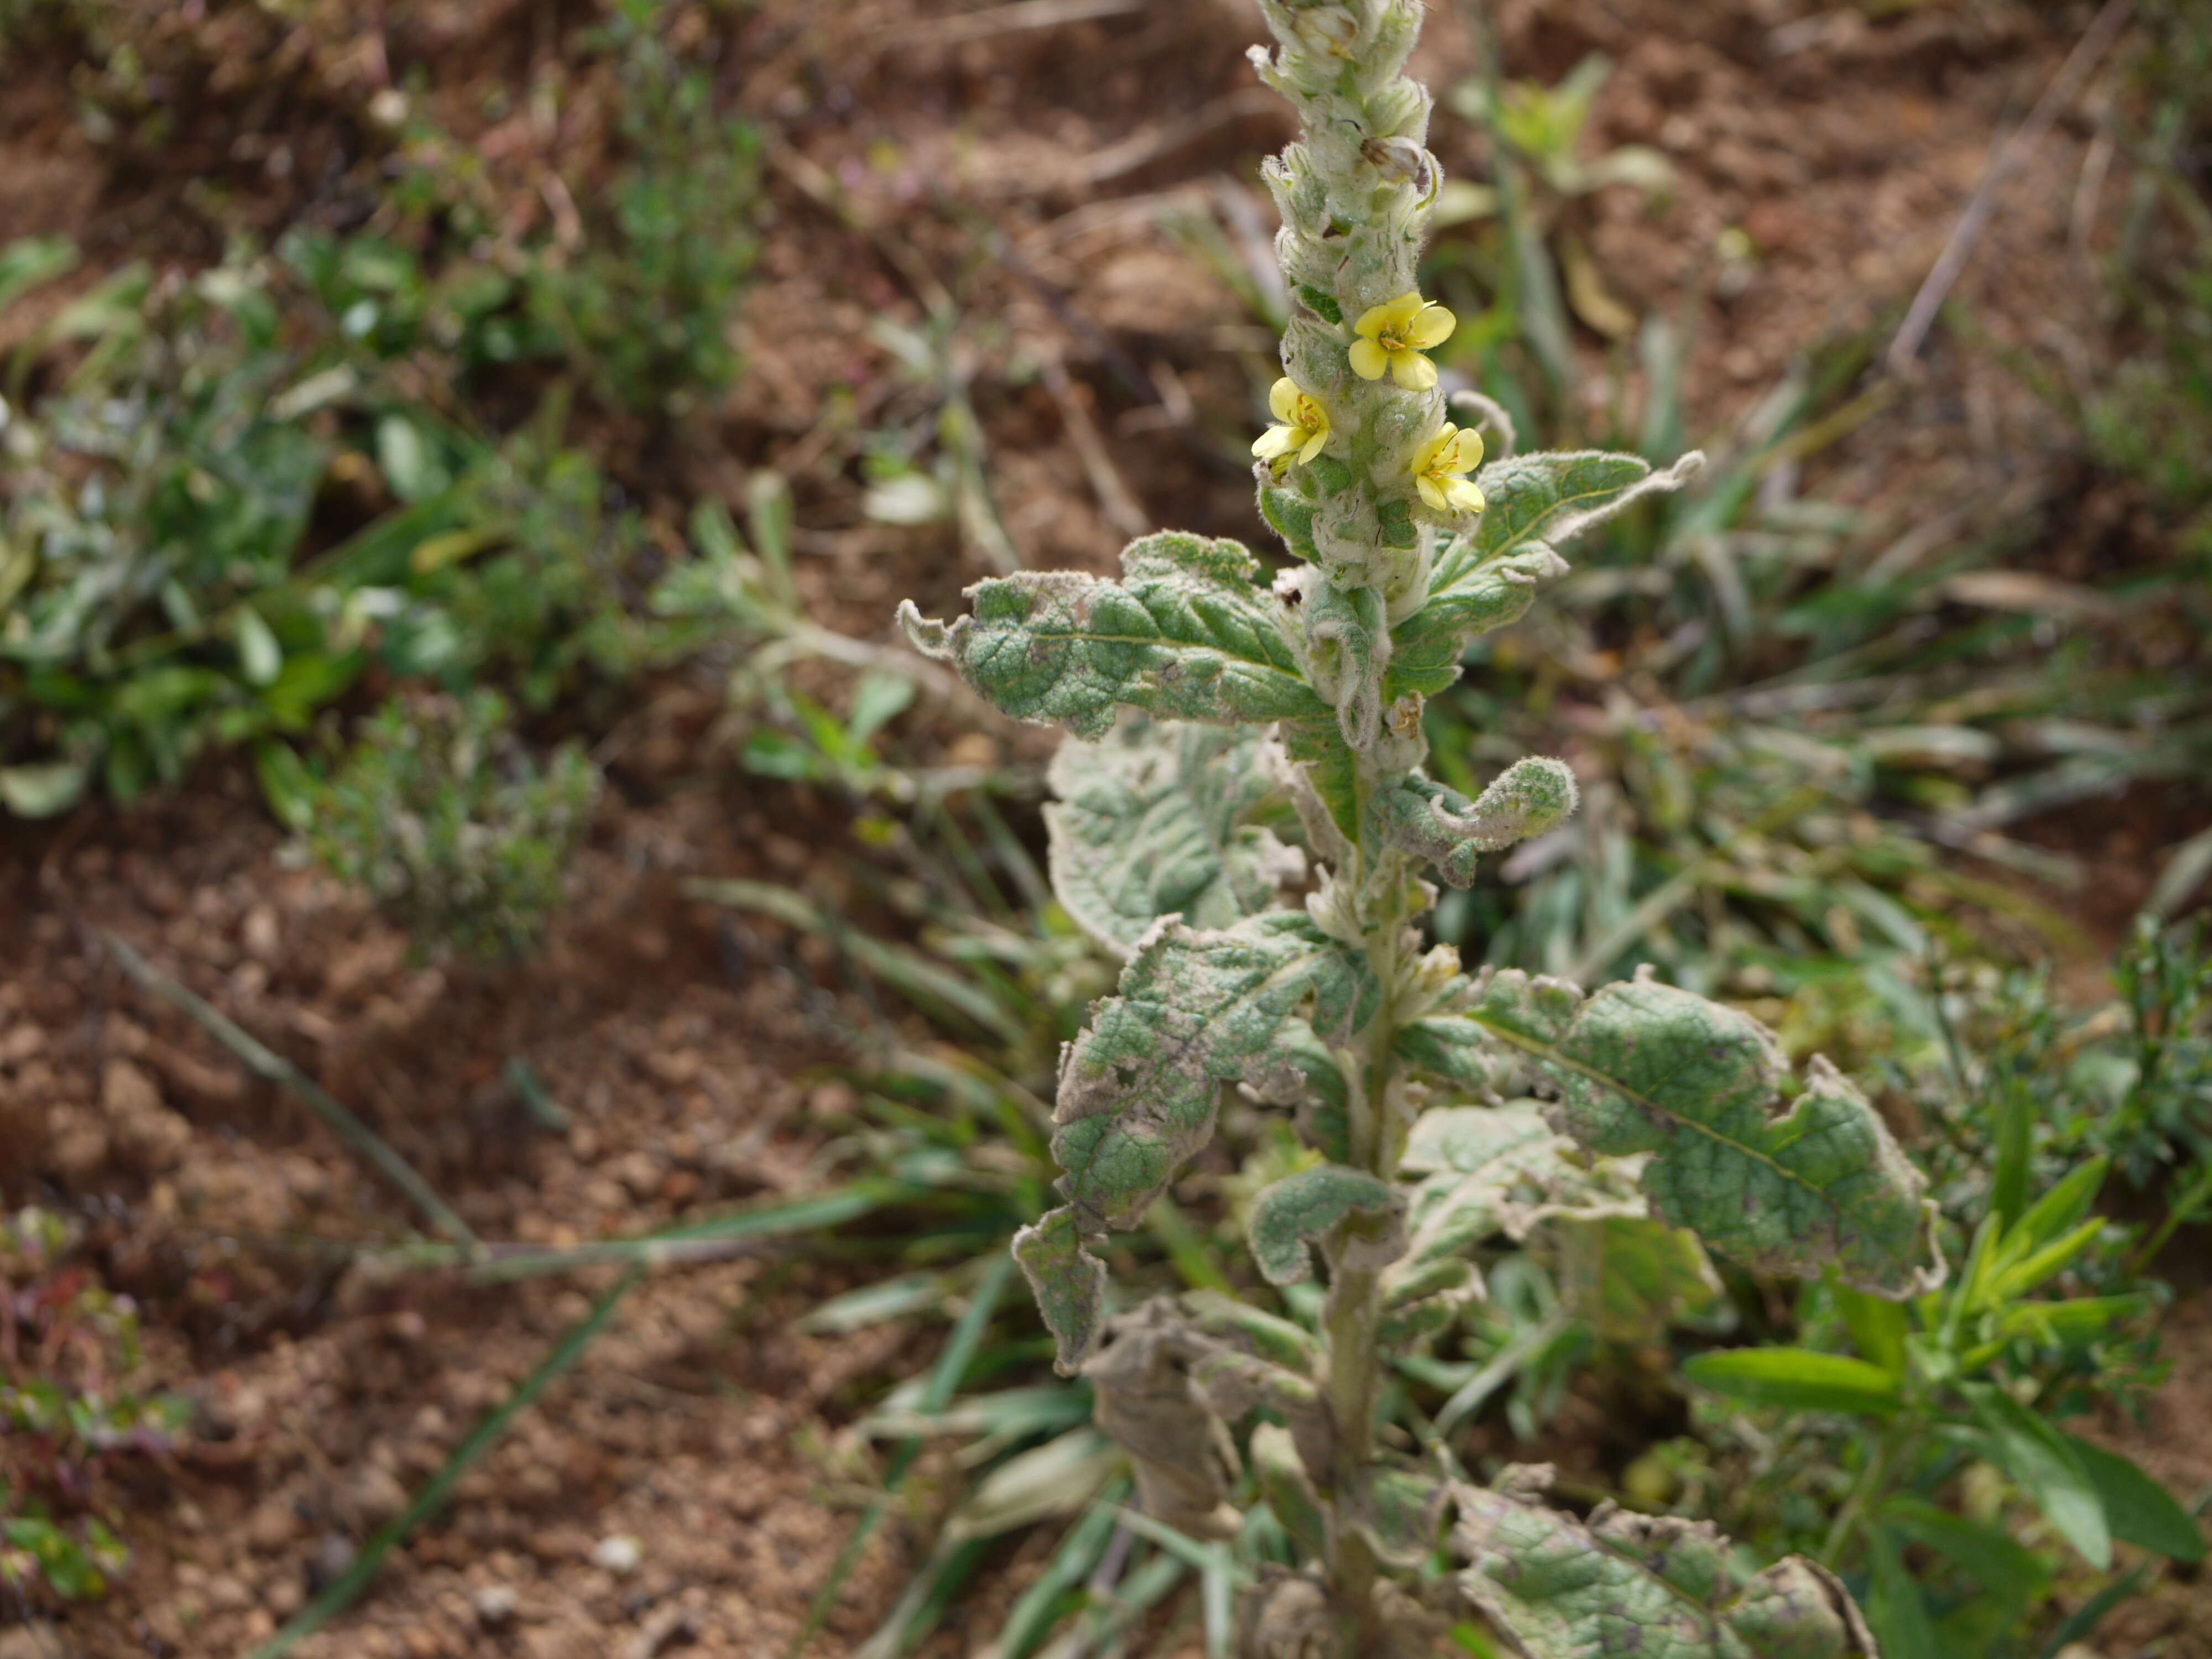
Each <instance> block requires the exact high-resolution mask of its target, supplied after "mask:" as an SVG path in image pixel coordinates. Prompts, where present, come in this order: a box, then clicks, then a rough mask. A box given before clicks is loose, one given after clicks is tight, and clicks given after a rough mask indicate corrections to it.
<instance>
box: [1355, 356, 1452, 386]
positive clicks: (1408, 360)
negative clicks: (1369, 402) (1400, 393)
mask: <svg viewBox="0 0 2212 1659" xmlns="http://www.w3.org/2000/svg"><path fill="white" fill-rule="evenodd" d="M1352 367H1353V368H1358V367H1359V365H1358V364H1357V363H1354V364H1353V365H1352ZM1390 368H1391V372H1392V373H1393V374H1395V375H1396V376H1397V377H1398V384H1399V385H1400V386H1403V387H1405V388H1406V390H1407V391H1408V392H1426V391H1427V390H1428V389H1429V388H1430V387H1431V386H1434V385H1435V384H1436V383H1437V366H1436V365H1435V364H1434V363H1432V362H1430V361H1429V360H1428V359H1427V358H1426V357H1424V356H1421V354H1420V353H1419V352H1418V351H1401V352H1399V353H1397V354H1396V355H1395V356H1393V357H1392V358H1391V359H1390ZM1368 378H1369V379H1370V380H1372V379H1373V378H1374V376H1372V375H1370V376H1369V377H1368Z"/></svg>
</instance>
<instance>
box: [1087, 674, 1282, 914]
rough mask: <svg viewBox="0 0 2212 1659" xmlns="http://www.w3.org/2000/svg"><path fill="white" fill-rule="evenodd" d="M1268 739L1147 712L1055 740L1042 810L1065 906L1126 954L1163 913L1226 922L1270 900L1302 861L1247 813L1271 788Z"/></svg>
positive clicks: (1267, 796) (1271, 795)
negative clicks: (1099, 732)
mask: <svg viewBox="0 0 2212 1659" xmlns="http://www.w3.org/2000/svg"><path fill="white" fill-rule="evenodd" d="M1264 743H1265V738H1264V737H1263V734H1262V733H1261V732H1258V731H1255V730H1253V729H1251V728H1249V727H1248V728H1245V729H1243V730H1237V729H1233V728H1224V727H1221V726H1199V725H1192V724H1187V723H1185V722H1182V721H1179V720H1149V719H1147V718H1146V717H1145V716H1143V715H1136V716H1132V717H1128V718H1125V719H1124V720H1122V721H1121V724H1120V725H1119V726H1117V727H1115V730H1114V731H1113V732H1111V733H1109V735H1108V736H1107V737H1105V738H1102V739H1100V740H1099V741H1098V742H1096V743H1089V742H1085V741H1084V740H1083V739H1081V738H1070V739H1068V740H1066V742H1063V743H1062V744H1060V752H1059V753H1058V754H1056V755H1054V757H1053V762H1052V770H1051V772H1050V774H1049V777H1050V781H1051V784H1052V787H1053V791H1054V793H1055V794H1057V795H1058V796H1059V797H1060V799H1058V800H1057V801H1054V802H1053V803H1051V804H1049V805H1047V806H1046V808H1045V809H1044V816H1045V824H1046V827H1047V829H1048V830H1049V831H1050V833H1051V867H1052V885H1053V891H1054V893H1055V894H1056V895H1058V896H1059V899H1060V903H1061V904H1062V905H1064V906H1065V907H1066V910H1067V913H1068V915H1071V916H1073V917H1074V918H1075V920H1076V921H1077V922H1078V923H1079V924H1080V925H1081V926H1082V927H1083V928H1084V930H1085V932H1087V933H1091V935H1093V936H1094V937H1095V938H1097V939H1100V940H1102V941H1103V942H1104V943H1106V944H1108V945H1111V946H1113V947H1114V948H1115V950H1117V951H1121V953H1122V954H1123V955H1125V956H1126V955H1127V953H1128V952H1129V951H1133V950H1134V949H1135V948H1136V945H1137V940H1138V939H1139V938H1140V937H1141V936H1142V935H1143V933H1144V932H1145V930H1146V928H1148V927H1151V926H1152V924H1153V922H1155V921H1158V919H1159V918H1160V917H1162V916H1164V915H1181V916H1182V919H1183V921H1186V922H1188V924H1189V925H1190V926H1192V927H1229V926H1231V924H1233V923H1235V922H1237V921H1240V920H1242V919H1243V918H1244V917H1246V916H1249V915H1258V914H1259V913H1260V912H1261V911H1263V910H1265V909H1267V908H1268V906H1269V905H1270V904H1271V903H1272V902H1273V900H1274V896H1275V894H1276V891H1277V890H1278V889H1279V887H1280V886H1281V884H1283V883H1284V882H1285V880H1293V879H1296V878H1297V876H1298V875H1300V874H1301V873H1303V871H1304V860H1303V859H1302V858H1301V857H1300V855H1299V854H1297V851H1296V850H1295V849H1293V848H1287V847H1285V846H1284V845H1283V843H1282V842H1279V841H1278V840H1277V839H1276V838H1275V836H1274V835H1273V832H1271V831H1270V830H1268V829H1267V828H1265V827H1264V826H1263V825H1261V824H1257V823H1252V822H1251V821H1250V820H1251V818H1252V817H1253V816H1254V815H1255V813H1256V812H1258V811H1260V810H1261V807H1262V806H1263V805H1266V804H1267V802H1268V801H1270V800H1271V799H1274V798H1275V797H1276V796H1278V795H1279V786H1278V785H1277V783H1276V781H1275V778H1274V776H1273V773H1272V771H1271V769H1269V767H1268V766H1267V762H1266V758H1265V756H1264V753H1263V744H1264Z"/></svg>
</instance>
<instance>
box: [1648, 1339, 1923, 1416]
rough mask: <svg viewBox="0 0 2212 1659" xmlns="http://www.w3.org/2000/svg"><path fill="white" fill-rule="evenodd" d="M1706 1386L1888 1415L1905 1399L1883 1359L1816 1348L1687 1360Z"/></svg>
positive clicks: (1687, 1370) (1692, 1376)
mask: <svg viewBox="0 0 2212 1659" xmlns="http://www.w3.org/2000/svg"><path fill="white" fill-rule="evenodd" d="M1682 1375H1683V1376H1686V1377H1687V1378H1689V1380H1690V1381H1691V1382H1692V1383H1696V1384H1697V1385H1698V1386H1699V1388H1701V1389H1711V1390H1712V1391H1713V1392H1714V1393H1715V1394H1720V1395H1727V1396H1728V1397H1729V1399H1731V1400H1742V1401H1749V1402H1750V1403H1752V1404H1753V1405H1757V1406H1783V1407H1789V1408H1790V1409H1792V1410H1796V1411H1813V1412H1850V1413H1857V1414H1859V1415H1863V1416H1873V1417H1887V1416H1889V1415H1890V1414H1891V1413H1894V1412H1896V1411H1898V1410H1899V1408H1900V1407H1903V1406H1904V1404H1905V1393H1904V1389H1903V1387H1902V1385H1901V1384H1900V1383H1899V1380H1898V1379H1897V1378H1896V1377H1895V1376H1892V1375H1891V1374H1890V1373H1889V1372H1887V1371H1886V1370H1882V1368H1881V1366H1879V1365H1869V1364H1867V1362H1866V1361H1865V1360H1863V1359H1853V1358H1850V1356H1849V1355H1846V1354H1839V1353H1820V1352H1816V1351H1815V1350H1814V1349H1811V1348H1729V1349H1724V1350H1723V1351H1722V1352H1717V1353H1701V1354H1698V1355H1696V1356H1695V1357H1693V1358H1690V1359H1688V1360H1686V1361H1685V1362H1684V1363H1683V1365H1682Z"/></svg>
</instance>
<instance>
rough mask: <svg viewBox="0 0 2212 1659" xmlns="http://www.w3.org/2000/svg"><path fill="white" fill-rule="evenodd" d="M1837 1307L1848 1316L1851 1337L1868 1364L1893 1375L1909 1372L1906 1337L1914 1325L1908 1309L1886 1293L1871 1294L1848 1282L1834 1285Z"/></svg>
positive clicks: (1846, 1323)
mask: <svg viewBox="0 0 2212 1659" xmlns="http://www.w3.org/2000/svg"><path fill="white" fill-rule="evenodd" d="M1834 1295H1835V1298H1836V1310H1837V1311H1838V1313H1840V1314H1842V1315H1843V1316H1844V1327H1845V1328H1847V1329H1848V1330H1849V1331H1850V1334H1851V1341H1852V1343H1853V1344H1854V1345H1855V1346H1857V1348H1858V1351H1859V1355H1860V1357H1861V1358H1863V1359H1865V1360H1866V1361H1867V1362H1868V1364H1873V1365H1879V1366H1880V1367H1881V1369H1882V1370H1886V1371H1887V1372H1888V1373H1889V1374H1890V1375H1891V1376H1904V1375H1905V1334H1906V1332H1907V1330H1908V1329H1909V1328H1910V1322H1909V1321H1908V1320H1907V1319H1906V1317H1905V1309H1904V1308H1903V1307H1902V1306H1901V1305H1900V1304H1898V1303H1895V1302H1892V1301H1890V1300H1889V1299H1888V1298H1887V1297H1879V1296H1869V1295H1868V1294H1867V1293H1866V1292H1865V1291H1855V1290H1853V1289H1852V1288H1851V1287H1850V1285H1836V1286H1835V1287H1834Z"/></svg>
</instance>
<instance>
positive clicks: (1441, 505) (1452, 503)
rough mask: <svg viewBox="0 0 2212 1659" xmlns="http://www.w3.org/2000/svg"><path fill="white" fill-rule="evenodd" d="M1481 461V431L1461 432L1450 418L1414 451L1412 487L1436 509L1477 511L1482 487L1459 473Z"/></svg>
mask: <svg viewBox="0 0 2212 1659" xmlns="http://www.w3.org/2000/svg"><path fill="white" fill-rule="evenodd" d="M1481 464H1482V434H1480V432H1462V431H1461V430H1460V429H1459V428H1457V427H1455V426H1454V425H1453V424H1452V423H1451V422H1449V421H1447V422H1444V428H1443V431H1441V432H1439V433H1437V435H1436V436H1435V437H1433V438H1431V439H1430V440H1429V441H1428V442H1426V443H1425V444H1423V445H1422V446H1421V447H1420V448H1419V450H1417V451H1416V452H1415V453H1414V455H1413V488H1414V489H1418V490H1419V491H1420V492H1421V499H1422V500H1423V501H1426V502H1427V503H1428V504H1429V507H1431V510H1432V511H1435V512H1437V513H1480V512H1481V511H1482V509H1483V507H1484V501H1483V499H1482V491H1480V489H1476V488H1475V486H1474V481H1473V480H1472V479H1469V478H1466V477H1462V476H1461V475H1462V474H1463V473H1468V472H1472V471H1474V469H1475V468H1476V467H1478V466H1480V465H1481Z"/></svg>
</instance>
